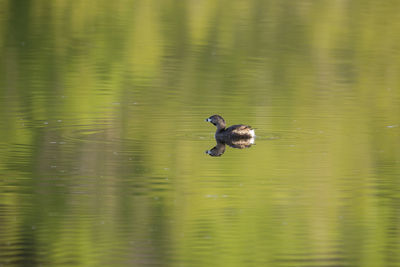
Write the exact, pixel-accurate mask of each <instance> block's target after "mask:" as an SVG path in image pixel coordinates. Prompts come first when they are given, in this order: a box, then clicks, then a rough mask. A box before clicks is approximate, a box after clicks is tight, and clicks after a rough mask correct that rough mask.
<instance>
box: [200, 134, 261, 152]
mask: <svg viewBox="0 0 400 267" xmlns="http://www.w3.org/2000/svg"><path fill="white" fill-rule="evenodd" d="M215 140H216V141H217V145H216V146H215V147H213V148H211V149H210V150H207V151H206V154H208V155H210V156H212V157H219V156H222V154H224V153H225V147H226V145H228V146H230V147H233V148H239V149H243V148H248V147H251V145H252V144H254V138H215Z"/></svg>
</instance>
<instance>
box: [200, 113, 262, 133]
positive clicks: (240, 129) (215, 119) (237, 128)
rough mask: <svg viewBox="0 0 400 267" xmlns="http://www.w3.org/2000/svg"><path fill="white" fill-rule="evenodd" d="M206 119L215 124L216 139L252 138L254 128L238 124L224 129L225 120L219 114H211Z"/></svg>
mask: <svg viewBox="0 0 400 267" xmlns="http://www.w3.org/2000/svg"><path fill="white" fill-rule="evenodd" d="M206 121H208V122H211V123H212V124H214V125H215V126H217V131H216V132H215V138H217V139H244V138H246V139H249V138H254V137H255V134H254V130H253V129H251V127H250V126H247V125H243V124H238V125H232V126H231V127H228V128H226V129H225V126H226V125H225V120H224V119H223V118H222V117H221V116H219V115H212V116H211V117H209V118H208V119H206Z"/></svg>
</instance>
